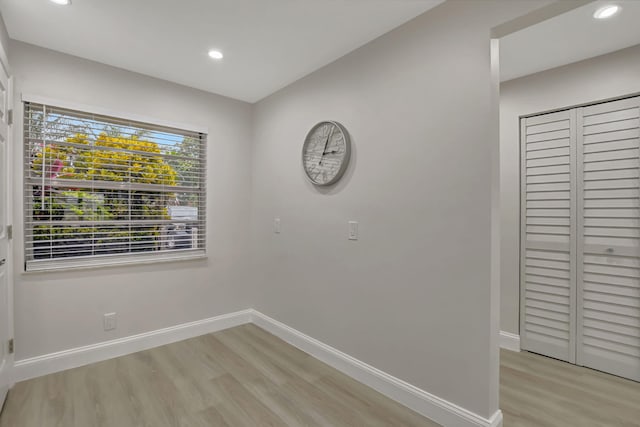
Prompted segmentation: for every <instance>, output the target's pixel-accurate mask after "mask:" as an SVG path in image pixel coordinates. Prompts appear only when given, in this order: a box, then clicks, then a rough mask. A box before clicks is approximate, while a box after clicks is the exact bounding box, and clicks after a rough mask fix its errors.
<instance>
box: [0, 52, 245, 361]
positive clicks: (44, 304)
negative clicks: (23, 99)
mask: <svg viewBox="0 0 640 427" xmlns="http://www.w3.org/2000/svg"><path fill="white" fill-rule="evenodd" d="M9 55H10V64H11V67H12V69H13V72H14V76H15V85H16V86H15V93H16V99H15V111H16V123H17V124H18V125H17V126H15V140H16V141H22V128H21V126H20V123H22V106H21V105H20V94H21V93H23V92H24V93H28V94H33V95H38V96H44V97H51V98H56V99H60V100H65V101H71V102H76V103H82V104H87V105H94V106H97V107H100V108H106V109H110V110H114V111H122V112H125V113H133V114H138V115H142V116H145V117H151V118H156V119H159V120H166V121H169V122H174V123H192V124H194V125H200V126H206V127H208V128H209V149H208V153H207V156H208V176H207V188H208V196H209V197H208V204H207V212H208V216H209V217H208V226H209V233H208V237H207V245H208V248H209V249H208V251H209V258H208V259H207V260H201V261H189V262H174V263H162V264H150V265H146V266H124V267H111V268H100V269H91V270H76V271H66V272H47V273H27V274H25V273H21V271H22V270H23V268H22V263H23V255H22V253H21V248H22V235H23V232H22V227H23V224H22V205H21V203H20V201H21V200H22V188H21V187H22V185H21V183H22V166H21V165H22V159H21V155H22V150H20V149H18V150H15V151H16V153H15V159H14V164H15V165H16V171H15V180H16V182H17V183H18V185H16V186H15V193H14V200H15V201H17V203H16V205H15V206H14V218H15V226H16V229H15V233H14V234H15V241H14V247H15V249H16V254H15V255H16V256H15V257H14V266H15V270H14V271H15V272H16V273H15V338H16V343H17V345H16V360H20V359H24V358H28V357H32V356H37V355H42V354H46V353H51V352H55V351H59V350H64V349H69V348H73V347H77V346H82V345H87V344H92V343H97V342H100V341H105V340H108V339H114V338H119V337H125V336H129V335H133V334H138V333H142V332H146V331H152V330H156V329H160V328H164V327H168V326H173V325H177V324H180V323H184V322H189V321H194V320H199V319H204V318H207V317H211V316H215V315H219V314H224V313H229V312H232V311H236V310H240V309H245V308H249V307H250V306H251V304H250V300H249V299H248V298H247V295H246V290H247V286H246V284H245V283H244V282H243V281H242V280H241V277H240V274H241V273H240V272H242V271H243V269H244V268H245V265H246V261H247V255H246V254H247V252H248V241H247V239H248V235H249V233H248V224H249V219H250V215H249V210H250V194H251V191H250V184H251V179H250V176H251V161H250V159H251V150H250V145H251V105H250V104H247V103H243V102H239V101H233V100H230V99H228V98H224V97H221V96H217V95H212V94H208V93H206V92H201V91H198V90H194V89H189V88H186V87H183V86H179V85H176V84H172V83H168V82H164V81H161V80H156V79H153V78H150V77H146V76H142V75H139V74H134V73H131V72H128V71H123V70H120V69H116V68H113V67H109V66H106V65H102V64H98V63H96V62H91V61H87V60H83V59H79V58H76V57H72V56H69V55H65V54H62V53H57V52H53V51H51V50H47V49H42V48H39V47H35V46H31V45H27V44H24V43H20V42H16V41H12V42H11V44H10V48H9ZM112 311H115V312H117V313H118V328H117V330H115V331H109V332H104V331H103V327H102V315H103V313H107V312H112Z"/></svg>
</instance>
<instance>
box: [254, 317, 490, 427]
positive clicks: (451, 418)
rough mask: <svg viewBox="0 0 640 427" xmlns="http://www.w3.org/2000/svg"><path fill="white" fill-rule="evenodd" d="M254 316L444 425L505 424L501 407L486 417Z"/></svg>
mask: <svg viewBox="0 0 640 427" xmlns="http://www.w3.org/2000/svg"><path fill="white" fill-rule="evenodd" d="M251 317H252V322H253V323H254V324H256V325H257V326H259V327H261V328H262V329H264V330H266V331H268V332H270V333H272V334H273V335H275V336H277V337H279V338H280V339H282V340H284V341H286V342H287V343H289V344H291V345H293V346H294V347H297V348H299V349H300V350H302V351H304V352H305V353H308V354H310V355H311V356H313V357H315V358H316V359H318V360H321V361H322V362H324V363H326V364H328V365H329V366H332V367H333V368H335V369H337V370H339V371H340V372H342V373H344V374H346V375H348V376H350V377H352V378H354V379H355V380H357V381H359V382H361V383H363V384H365V385H367V386H369V387H371V388H373V389H374V390H376V391H378V392H380V393H382V394H383V395H385V396H387V397H389V398H391V399H393V400H395V401H396V402H399V403H400V404H402V405H404V406H406V407H408V408H410V409H412V410H414V411H416V412H418V413H419V414H421V415H424V416H425V417H427V418H429V419H431V420H433V421H435V422H437V423H439V424H441V425H443V426H447V427H479V426H482V427H499V426H502V412H501V411H500V410H497V411H496V412H495V414H494V415H493V416H492V417H491V418H484V417H482V416H480V415H478V414H475V413H473V412H471V411H469V410H467V409H464V408H462V407H460V406H458V405H456V404H454V403H451V402H449V401H447V400H444V399H442V398H440V397H438V396H434V395H433V394H431V393H428V392H426V391H424V390H422V389H420V388H418V387H415V386H413V385H411V384H409V383H407V382H405V381H403V380H401V379H398V378H396V377H393V376H391V375H389V374H387V373H386V372H382V371H381V370H379V369H376V368H374V367H373V366H370V365H368V364H366V363H364V362H362V361H360V360H358V359H355V358H353V357H351V356H349V355H348V354H345V353H343V352H341V351H339V350H336V349H335V348H333V347H331V346H329V345H327V344H324V343H322V342H320V341H318V340H316V339H314V338H311V337H310V336H307V335H305V334H303V333H302V332H299V331H297V330H295V329H293V328H291V327H289V326H287V325H285V324H283V323H280V322H278V321H277V320H274V319H272V318H270V317H268V316H266V315H264V314H262V313H260V312H258V311H255V310H254V311H253V313H252V316H251Z"/></svg>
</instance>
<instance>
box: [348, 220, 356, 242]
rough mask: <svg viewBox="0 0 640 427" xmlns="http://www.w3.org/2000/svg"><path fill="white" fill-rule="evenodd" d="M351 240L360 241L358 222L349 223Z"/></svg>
mask: <svg viewBox="0 0 640 427" xmlns="http://www.w3.org/2000/svg"><path fill="white" fill-rule="evenodd" d="M349 240H358V221H349Z"/></svg>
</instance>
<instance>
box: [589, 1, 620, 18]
mask: <svg viewBox="0 0 640 427" xmlns="http://www.w3.org/2000/svg"><path fill="white" fill-rule="evenodd" d="M618 12H620V6H618V5H617V4H608V5H606V6H602V7H601V8H600V9H598V10H596V11H595V13H594V14H593V17H594V18H596V19H607V18H611V17H612V16H613V15H615V14H616V13H618Z"/></svg>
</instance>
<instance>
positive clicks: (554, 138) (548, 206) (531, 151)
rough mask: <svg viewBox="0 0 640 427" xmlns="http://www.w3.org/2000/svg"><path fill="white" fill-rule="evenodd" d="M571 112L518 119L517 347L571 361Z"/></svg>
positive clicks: (573, 290) (573, 259)
mask: <svg viewBox="0 0 640 427" xmlns="http://www.w3.org/2000/svg"><path fill="white" fill-rule="evenodd" d="M575 123H576V121H575V110H572V111H561V112H557V113H551V114H546V115H541V116H536V117H529V118H525V119H522V120H521V143H522V149H521V162H522V167H521V170H522V177H521V181H520V182H521V186H522V192H521V203H522V206H521V213H522V220H521V239H520V241H521V251H520V254H521V260H520V265H521V268H520V274H521V277H520V283H521V292H520V297H521V305H520V306H521V310H522V312H523V315H522V316H521V325H520V337H521V345H522V347H523V349H525V350H529V351H533V352H536V353H541V354H545V355H548V356H552V357H555V358H557V359H561V360H565V361H569V362H572V363H575V349H576V342H575V327H576V325H575V316H576V306H575V301H576V286H575V280H576V268H575V267H576V241H575V238H572V236H575V230H576V221H575V218H576V215H575V201H576V200H575V197H576V190H575V182H576V181H575V152H576V151H575V141H576V132H575V130H576V127H575Z"/></svg>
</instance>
